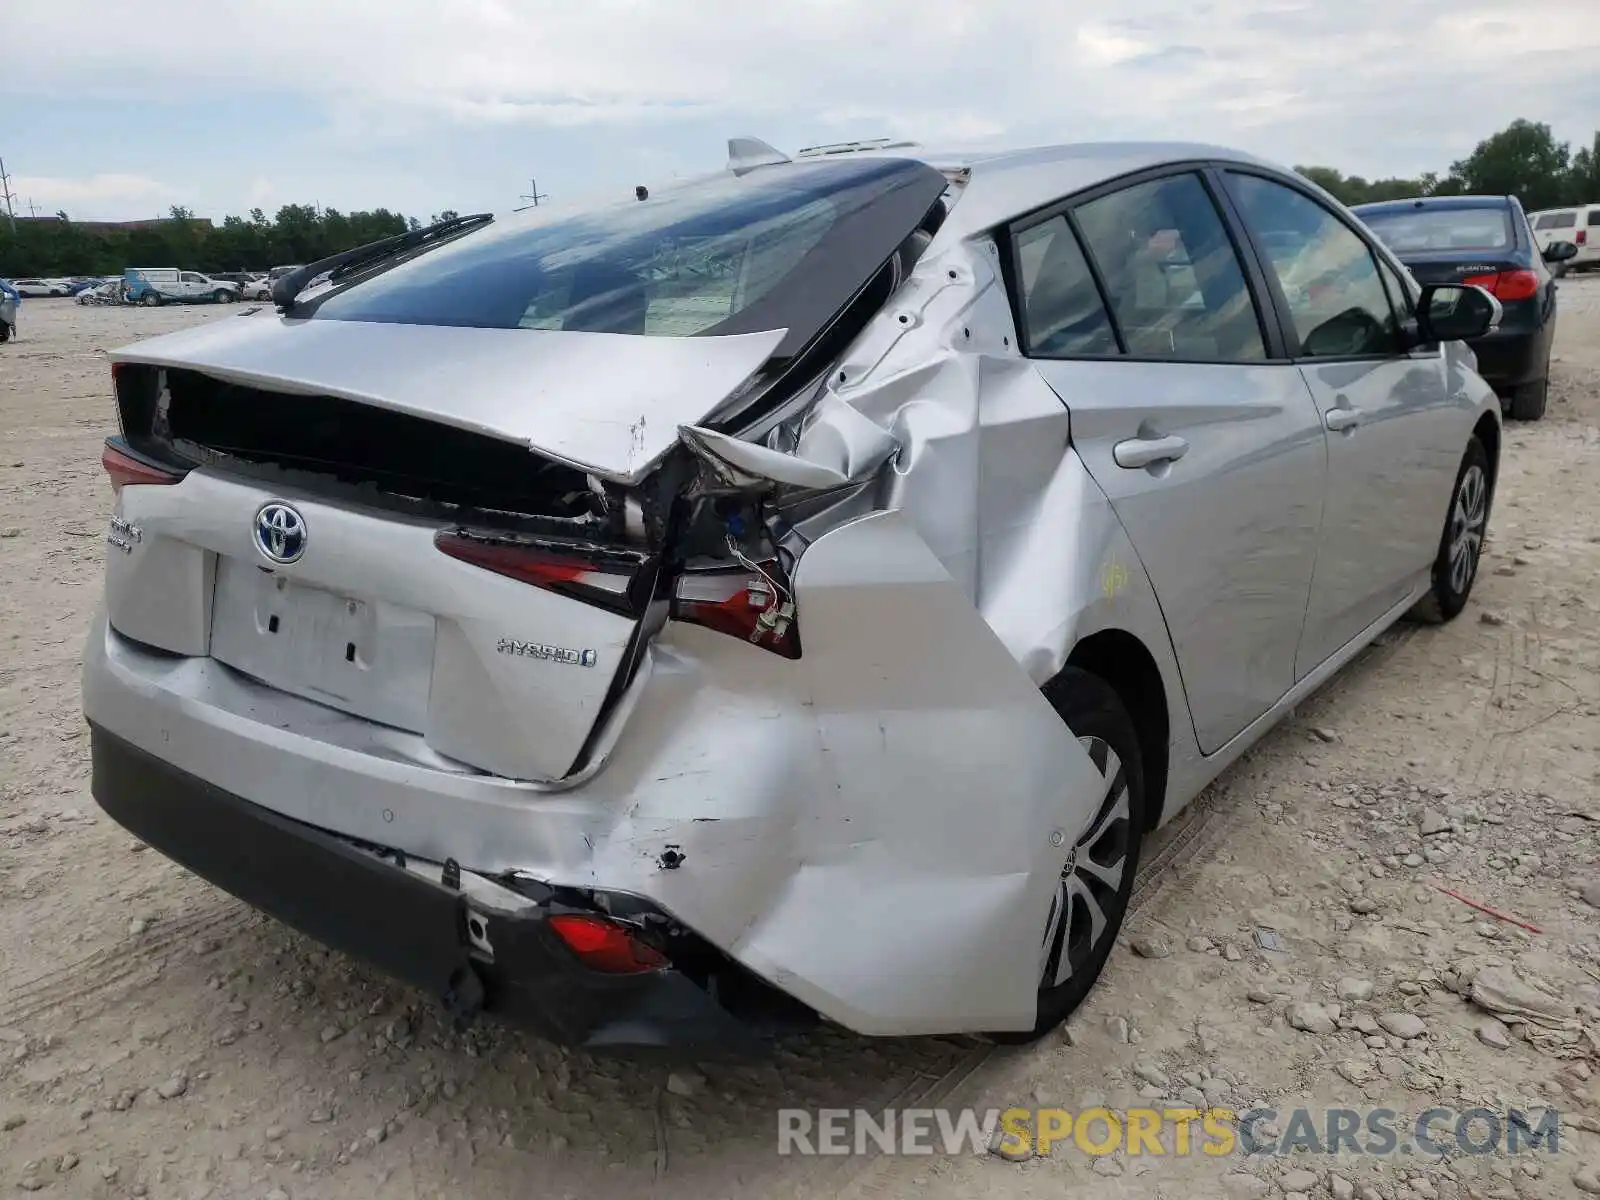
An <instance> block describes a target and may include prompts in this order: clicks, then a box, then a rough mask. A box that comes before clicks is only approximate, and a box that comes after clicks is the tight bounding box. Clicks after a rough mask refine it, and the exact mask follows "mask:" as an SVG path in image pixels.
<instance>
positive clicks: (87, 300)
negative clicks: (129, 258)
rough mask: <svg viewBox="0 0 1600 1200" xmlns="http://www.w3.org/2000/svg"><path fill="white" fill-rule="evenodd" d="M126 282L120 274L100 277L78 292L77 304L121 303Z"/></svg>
mask: <svg viewBox="0 0 1600 1200" xmlns="http://www.w3.org/2000/svg"><path fill="white" fill-rule="evenodd" d="M125 287H126V284H125V283H124V282H123V279H122V277H121V276H120V275H118V276H116V277H114V278H111V279H102V280H100V281H99V282H98V283H95V284H94V285H93V286H91V287H86V288H84V289H83V291H81V292H79V293H78V296H77V300H78V303H79V304H85V305H105V304H121V303H123V290H124V288H125Z"/></svg>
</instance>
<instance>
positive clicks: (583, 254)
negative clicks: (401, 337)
mask: <svg viewBox="0 0 1600 1200" xmlns="http://www.w3.org/2000/svg"><path fill="white" fill-rule="evenodd" d="M944 188H945V181H944V178H943V176H941V175H940V174H939V173H938V172H937V171H935V170H933V169H932V168H931V167H927V166H924V165H923V164H921V163H915V162H909V161H905V160H901V159H882V158H862V159H855V160H852V161H845V162H840V161H833V162H820V163H798V164H793V165H781V166H777V167H763V168H757V169H756V170H753V171H749V172H745V173H744V174H735V173H733V172H727V173H724V174H721V175H717V176H714V177H710V178H706V179H701V180H696V181H694V182H692V183H686V184H682V185H679V186H676V187H671V188H663V189H660V190H659V191H658V192H655V193H652V194H651V195H650V197H649V199H647V200H644V201H639V200H630V201H627V202H623V203H619V204H616V205H613V206H610V207H607V208H602V209H596V210H592V211H589V212H584V213H577V214H571V215H548V214H547V215H541V214H536V213H524V214H521V215H520V216H517V217H513V218H511V219H510V220H505V219H502V220H500V221H496V222H495V223H494V224H493V225H490V226H487V227H485V228H482V229H480V230H477V231H474V232H472V233H468V234H464V235H462V236H461V237H460V238H458V239H454V240H450V241H446V242H444V243H442V244H440V245H439V246H437V247H436V248H433V249H429V250H426V251H423V252H421V253H418V254H416V255H415V256H413V257H410V258H409V259H408V258H404V257H402V258H401V259H400V260H399V261H398V263H397V265H393V266H388V267H387V269H383V268H380V270H379V272H378V273H377V274H374V275H370V276H368V277H367V278H366V279H358V280H357V281H356V282H355V283H353V284H351V285H349V286H346V287H343V288H340V289H336V290H334V291H331V292H328V293H325V294H324V296H322V297H320V298H319V297H316V296H308V297H306V298H305V300H304V301H303V304H302V307H303V308H307V309H311V310H312V312H311V315H312V316H313V317H314V318H322V319H329V320H341V321H380V322H395V323H403V324H419V325H452V326H470V327H476V328H487V329H545V330H577V331H583V332H589V333H626V334H643V335H647V336H655V337H692V336H695V335H699V334H713V333H715V334H723V333H747V332H754V331H758V330H773V329H787V330H788V331H789V333H788V335H787V336H786V337H785V339H784V341H783V343H782V344H780V346H779V348H778V351H777V353H778V355H779V356H784V355H789V354H793V353H795V352H796V351H797V350H799V349H800V348H801V347H802V346H803V345H804V344H805V343H806V342H808V341H809V340H810V339H811V337H812V336H814V334H815V333H816V332H817V331H818V330H820V329H821V328H822V326H823V325H824V323H825V322H826V321H827V320H828V318H830V317H831V316H832V315H833V314H834V313H835V312H837V311H838V310H839V309H840V308H841V307H842V306H843V305H844V304H845V303H846V302H847V301H848V300H849V299H850V298H851V296H853V295H854V294H855V293H856V292H857V291H858V290H859V289H860V288H861V287H863V286H864V285H865V284H866V283H867V282H868V281H870V279H871V278H872V276H873V274H874V273H875V272H876V271H877V270H878V268H879V267H881V266H882V264H883V263H884V262H886V261H887V260H888V258H889V256H890V255H891V254H893V252H894V251H895V249H896V248H897V247H898V246H899V245H900V243H901V242H902V241H904V240H905V239H906V237H908V236H909V235H910V234H911V233H912V232H914V231H915V229H916V228H917V225H918V223H919V222H920V221H922V220H923V219H924V218H925V217H927V216H928V214H929V211H930V209H931V208H932V206H933V205H934V203H935V202H936V201H937V200H938V198H939V196H940V194H941V193H942V192H943V191H944Z"/></svg>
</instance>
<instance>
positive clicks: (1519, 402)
mask: <svg viewBox="0 0 1600 1200" xmlns="http://www.w3.org/2000/svg"><path fill="white" fill-rule="evenodd" d="M1549 396H1550V364H1549V362H1546V363H1545V365H1544V374H1543V375H1542V376H1541V377H1540V378H1538V379H1536V380H1535V381H1534V382H1532V383H1525V384H1523V385H1522V386H1521V387H1519V388H1517V390H1516V391H1514V392H1512V393H1511V403H1510V404H1509V405H1507V411H1508V413H1509V415H1510V417H1511V419H1512V420H1513V421H1537V420H1538V419H1539V418H1540V417H1542V416H1544V406H1545V402H1546V401H1547V400H1548V399H1549Z"/></svg>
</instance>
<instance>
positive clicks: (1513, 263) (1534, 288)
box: [1352, 196, 1577, 421]
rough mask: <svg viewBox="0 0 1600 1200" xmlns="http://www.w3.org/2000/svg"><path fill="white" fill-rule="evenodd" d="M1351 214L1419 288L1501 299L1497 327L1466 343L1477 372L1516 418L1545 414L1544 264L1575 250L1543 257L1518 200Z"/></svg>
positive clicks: (1566, 247)
mask: <svg viewBox="0 0 1600 1200" xmlns="http://www.w3.org/2000/svg"><path fill="white" fill-rule="evenodd" d="M1352 211H1354V212H1355V213H1356V215H1357V216H1359V217H1360V218H1361V219H1362V220H1363V221H1365V222H1366V224H1367V226H1368V227H1369V228H1370V229H1371V230H1372V231H1373V232H1374V233H1376V234H1377V235H1378V236H1379V237H1380V238H1382V239H1383V241H1384V243H1385V244H1386V245H1387V246H1388V247H1389V249H1391V250H1393V251H1394V253H1395V254H1396V256H1398V257H1399V259H1400V261H1401V262H1403V263H1404V264H1405V265H1406V266H1407V267H1408V268H1409V269H1410V271H1411V274H1412V275H1414V276H1416V279H1417V282H1418V283H1424V284H1427V283H1471V284H1476V285H1478V286H1479V287H1482V288H1483V289H1484V290H1486V291H1488V292H1490V293H1491V294H1492V295H1494V297H1495V298H1496V299H1498V300H1499V301H1500V304H1501V307H1502V308H1503V309H1504V315H1503V316H1502V318H1501V321H1500V325H1499V327H1498V328H1497V329H1493V330H1491V331H1490V332H1489V333H1487V334H1485V335H1484V336H1483V337H1481V338H1478V339H1476V340H1474V341H1473V342H1471V343H1469V344H1470V345H1471V347H1472V350H1473V353H1474V354H1476V355H1477V356H1478V373H1479V374H1480V375H1482V376H1483V377H1484V379H1485V380H1487V381H1488V382H1489V383H1490V384H1491V385H1492V386H1493V387H1494V389H1495V391H1497V392H1498V393H1499V394H1500V398H1501V403H1502V405H1503V407H1504V408H1505V410H1506V413H1507V415H1509V416H1510V417H1511V418H1512V419H1513V420H1518V421H1537V420H1538V419H1539V418H1540V417H1542V416H1544V407H1545V400H1546V398H1547V396H1548V394H1549V391H1550V343H1551V342H1552V341H1553V340H1554V338H1555V332H1556V290H1557V289H1556V284H1555V280H1554V278H1553V277H1552V276H1551V274H1550V270H1549V267H1548V265H1547V264H1550V263H1559V262H1563V261H1565V260H1566V259H1568V258H1570V257H1572V255H1573V254H1574V253H1576V251H1577V247H1576V246H1574V245H1572V244H1571V243H1569V242H1552V243H1551V244H1550V245H1549V246H1548V247H1546V249H1545V251H1544V253H1543V254H1542V255H1541V254H1540V252H1539V249H1538V244H1537V243H1536V242H1535V241H1534V238H1533V230H1532V229H1531V228H1529V226H1528V218H1527V215H1526V214H1525V213H1524V212H1523V211H1522V205H1521V204H1520V203H1519V202H1518V200H1517V198H1516V197H1515V196H1436V197H1430V198H1427V199H1417V200H1386V201H1381V202H1379V203H1377V204H1360V205H1357V206H1356V207H1355V208H1354V209H1353V210H1352Z"/></svg>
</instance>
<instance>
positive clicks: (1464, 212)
mask: <svg viewBox="0 0 1600 1200" xmlns="http://www.w3.org/2000/svg"><path fill="white" fill-rule="evenodd" d="M1357 215H1358V216H1359V217H1360V218H1361V219H1362V220H1363V221H1365V222H1366V223H1367V227H1368V228H1369V229H1371V230H1372V232H1373V233H1375V234H1377V235H1378V236H1379V237H1380V238H1382V239H1383V240H1384V242H1385V243H1386V244H1387V245H1388V247H1389V249H1391V250H1393V251H1394V252H1395V253H1396V254H1405V253H1406V252H1407V251H1416V250H1505V249H1507V248H1509V247H1510V246H1511V245H1512V237H1511V222H1510V220H1509V219H1508V217H1509V214H1508V213H1507V211H1506V209H1505V208H1504V207H1495V208H1413V209H1399V210H1396V211H1393V212H1361V213H1358V214H1357Z"/></svg>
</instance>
